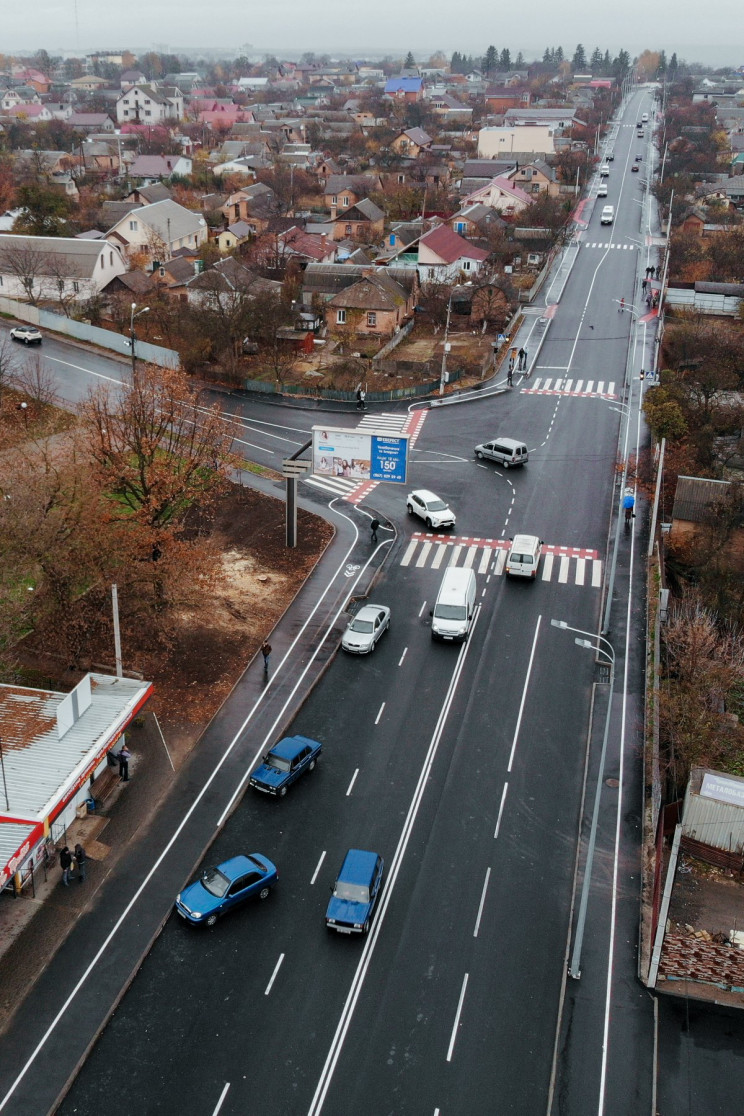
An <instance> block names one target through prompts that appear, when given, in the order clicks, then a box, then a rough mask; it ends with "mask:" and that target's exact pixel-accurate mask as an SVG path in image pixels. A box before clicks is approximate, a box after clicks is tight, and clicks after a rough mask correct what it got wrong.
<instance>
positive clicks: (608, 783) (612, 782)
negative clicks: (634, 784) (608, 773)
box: [605, 779, 620, 787]
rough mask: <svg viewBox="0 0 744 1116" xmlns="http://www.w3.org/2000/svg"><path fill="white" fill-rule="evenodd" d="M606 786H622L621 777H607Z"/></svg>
mask: <svg viewBox="0 0 744 1116" xmlns="http://www.w3.org/2000/svg"><path fill="white" fill-rule="evenodd" d="M605 786H606V787H619V786H620V780H619V779H605Z"/></svg>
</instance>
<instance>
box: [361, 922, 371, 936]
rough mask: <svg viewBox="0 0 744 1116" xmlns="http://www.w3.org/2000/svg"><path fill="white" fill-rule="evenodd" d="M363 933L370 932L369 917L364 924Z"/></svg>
mask: <svg viewBox="0 0 744 1116" xmlns="http://www.w3.org/2000/svg"><path fill="white" fill-rule="evenodd" d="M362 933H363V934H369V919H367V921H366V922H365V924H364V926H363V927H362Z"/></svg>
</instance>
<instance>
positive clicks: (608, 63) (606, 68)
mask: <svg viewBox="0 0 744 1116" xmlns="http://www.w3.org/2000/svg"><path fill="white" fill-rule="evenodd" d="M602 73H603V74H605V75H606V76H608V77H609V75H610V74H611V73H612V59H611V58H610V52H609V50H606V51H605V53H604V58H603V60H602Z"/></svg>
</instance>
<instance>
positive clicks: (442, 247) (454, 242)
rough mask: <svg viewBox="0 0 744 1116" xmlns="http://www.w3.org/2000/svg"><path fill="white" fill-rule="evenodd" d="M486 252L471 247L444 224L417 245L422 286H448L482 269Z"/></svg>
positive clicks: (486, 255)
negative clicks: (426, 284) (431, 284)
mask: <svg viewBox="0 0 744 1116" xmlns="http://www.w3.org/2000/svg"><path fill="white" fill-rule="evenodd" d="M488 255H489V253H488V252H487V250H486V249H485V248H478V247H477V246H476V245H475V244H471V243H470V242H469V241H467V240H465V239H464V238H463V237H462V236H460V235H459V234H458V233H456V232H454V231H453V230H452V229H450V228H449V227H448V226H447V225H439V226H438V227H437V228H435V229H432V230H431V231H430V232H428V233H426V234H425V235H424V236H422V237H421V239H420V240H419V245H418V273H419V278H420V279H421V282H422V283H425V282H426V283H451V282H454V281H456V280H458V279H460V277H461V276H462V275H463V274H464V275H466V276H470V277H472V276H473V275H477V273H478V272H479V271H480V270H481V268H482V267H483V265H484V264H485V262H486V260H487V259H488Z"/></svg>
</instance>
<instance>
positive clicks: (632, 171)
mask: <svg viewBox="0 0 744 1116" xmlns="http://www.w3.org/2000/svg"><path fill="white" fill-rule="evenodd" d="M640 169H641V168H640V167H639V166H638V163H633V166H632V167H631V168H630V172H631V174H638V171H639V170H640Z"/></svg>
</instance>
